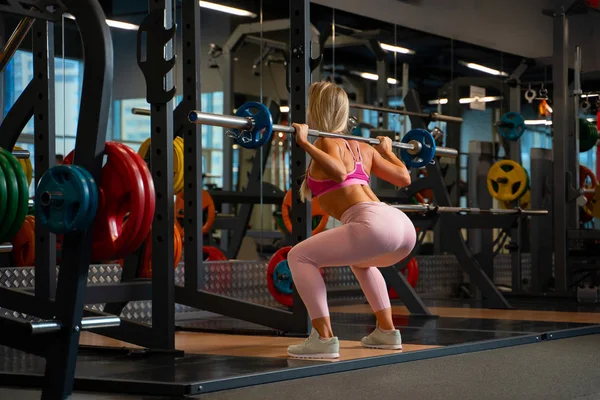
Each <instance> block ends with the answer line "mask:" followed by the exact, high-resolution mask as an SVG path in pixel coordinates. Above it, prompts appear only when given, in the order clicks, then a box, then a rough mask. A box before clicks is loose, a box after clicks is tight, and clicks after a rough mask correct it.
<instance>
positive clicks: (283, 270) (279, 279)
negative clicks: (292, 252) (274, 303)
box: [273, 260, 294, 294]
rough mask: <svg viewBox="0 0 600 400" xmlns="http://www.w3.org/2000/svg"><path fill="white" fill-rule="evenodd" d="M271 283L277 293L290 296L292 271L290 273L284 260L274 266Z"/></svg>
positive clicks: (292, 283) (291, 291)
mask: <svg viewBox="0 0 600 400" xmlns="http://www.w3.org/2000/svg"><path fill="white" fill-rule="evenodd" d="M273 283H274V284H275V289H277V291H278V292H279V293H283V294H292V293H293V292H294V290H293V285H294V281H293V280H292V271H290V266H289V265H288V262H287V261H286V260H283V261H280V262H279V263H278V264H277V265H276V266H275V269H274V270H273Z"/></svg>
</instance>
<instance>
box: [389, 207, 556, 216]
mask: <svg viewBox="0 0 600 400" xmlns="http://www.w3.org/2000/svg"><path fill="white" fill-rule="evenodd" d="M392 207H394V208H397V209H399V210H401V211H404V212H417V213H427V212H434V213H467V214H524V215H547V214H548V211H547V210H523V209H520V208H513V209H508V210H505V209H500V208H490V209H487V210H484V209H480V208H469V207H444V206H442V207H437V206H435V205H432V204H397V205H393V206H392Z"/></svg>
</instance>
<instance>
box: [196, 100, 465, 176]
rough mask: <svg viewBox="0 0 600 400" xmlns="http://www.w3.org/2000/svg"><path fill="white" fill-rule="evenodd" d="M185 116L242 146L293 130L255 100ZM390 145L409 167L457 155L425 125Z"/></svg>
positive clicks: (334, 135)
mask: <svg viewBox="0 0 600 400" xmlns="http://www.w3.org/2000/svg"><path fill="white" fill-rule="evenodd" d="M188 120H189V121H190V122H191V123H194V124H202V125H212V126H220V127H223V128H228V129H232V130H233V131H232V132H230V133H228V134H229V136H231V137H232V138H233V139H234V140H235V142H236V143H237V144H239V145H240V146H242V147H244V148H248V149H255V148H258V147H261V146H262V145H264V144H265V143H266V142H268V141H269V140H270V139H271V136H272V134H273V131H275V132H284V133H290V134H294V133H296V130H295V129H294V127H292V126H284V125H274V124H273V118H272V116H271V113H270V111H269V109H268V108H267V107H265V105H263V104H261V103H257V102H247V103H244V104H243V105H242V106H241V107H240V108H238V109H237V111H236V115H235V116H231V115H222V114H212V113H205V112H201V111H196V110H193V111H190V112H189V114H188ZM308 135H309V136H315V137H324V138H341V139H346V140H358V141H360V142H365V143H369V144H371V145H378V144H379V143H380V142H379V140H378V139H373V138H365V137H361V136H352V135H344V134H338V133H329V132H321V131H317V130H314V129H309V130H308ZM392 147H396V148H400V149H401V153H400V156H401V158H402V161H404V163H405V164H406V165H407V166H408V167H412V168H421V167H424V166H425V165H427V164H429V163H430V162H431V161H432V160H433V157H435V156H445V157H453V158H456V157H457V156H458V151H457V150H456V149H449V148H445V147H436V144H435V139H434V137H433V136H432V135H431V133H429V131H427V130H425V129H412V130H410V131H409V132H407V133H406V135H404V137H403V138H402V142H392Z"/></svg>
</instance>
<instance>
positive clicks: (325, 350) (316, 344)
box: [288, 328, 340, 358]
mask: <svg viewBox="0 0 600 400" xmlns="http://www.w3.org/2000/svg"><path fill="white" fill-rule="evenodd" d="M288 355H289V356H290V357H294V358H339V357H340V342H339V340H338V338H337V337H332V338H330V339H321V338H320V336H319V332H317V330H316V329H315V328H313V329H312V331H311V333H310V336H309V337H308V338H306V340H304V342H302V343H301V344H295V345H292V346H288Z"/></svg>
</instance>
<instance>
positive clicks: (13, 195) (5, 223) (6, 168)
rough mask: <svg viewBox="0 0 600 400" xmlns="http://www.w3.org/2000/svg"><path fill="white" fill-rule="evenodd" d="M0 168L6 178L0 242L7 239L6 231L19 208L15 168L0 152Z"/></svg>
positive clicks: (10, 226) (13, 220)
mask: <svg viewBox="0 0 600 400" xmlns="http://www.w3.org/2000/svg"><path fill="white" fill-rule="evenodd" d="M0 168H2V171H3V172H4V176H5V178H6V179H5V180H6V189H7V192H8V194H7V196H6V201H7V207H6V213H5V214H4V219H3V220H2V225H1V226H0V242H5V241H7V240H8V239H7V233H8V231H9V230H10V228H12V224H13V222H15V217H16V213H17V209H18V208H19V182H18V181H17V176H16V174H15V170H14V169H13V167H12V165H10V162H9V161H8V160H7V159H6V157H4V154H3V153H1V152H0Z"/></svg>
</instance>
